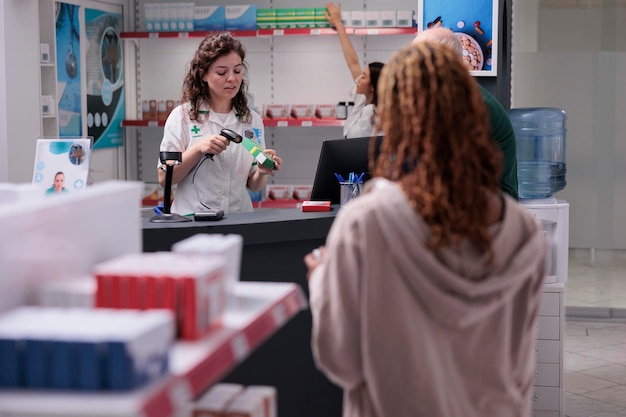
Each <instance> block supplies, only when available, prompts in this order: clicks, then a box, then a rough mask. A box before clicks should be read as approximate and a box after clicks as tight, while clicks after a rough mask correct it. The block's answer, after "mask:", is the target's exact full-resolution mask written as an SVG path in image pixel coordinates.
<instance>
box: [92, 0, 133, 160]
mask: <svg viewBox="0 0 626 417" xmlns="http://www.w3.org/2000/svg"><path fill="white" fill-rule="evenodd" d="M121 30H122V16H121V15H120V14H118V13H110V12H104V11H101V10H95V9H85V31H86V33H87V43H88V47H87V53H86V57H85V66H86V73H87V135H88V136H91V137H93V140H94V145H93V147H94V149H98V148H109V147H115V146H122V145H123V143H124V130H123V127H122V120H123V119H124V113H125V107H124V62H123V53H122V42H121V40H120V32H121Z"/></svg>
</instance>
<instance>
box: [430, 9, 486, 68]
mask: <svg viewBox="0 0 626 417" xmlns="http://www.w3.org/2000/svg"><path fill="white" fill-rule="evenodd" d="M418 25H419V27H420V28H423V29H428V28H431V27H434V26H444V27H447V28H448V29H450V30H452V31H453V32H455V34H456V35H457V36H458V37H459V40H460V41H461V43H462V44H463V58H464V60H465V62H466V64H467V66H468V68H469V69H470V72H471V74H472V75H475V76H495V75H498V71H497V70H498V68H497V62H498V56H497V54H498V0H464V1H459V0H424V7H423V15H422V16H421V17H418Z"/></svg>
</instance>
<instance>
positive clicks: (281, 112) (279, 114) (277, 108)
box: [263, 104, 289, 119]
mask: <svg viewBox="0 0 626 417" xmlns="http://www.w3.org/2000/svg"><path fill="white" fill-rule="evenodd" d="M263 115H264V117H267V118H268V119H286V118H288V117H289V105H288V104H265V105H263Z"/></svg>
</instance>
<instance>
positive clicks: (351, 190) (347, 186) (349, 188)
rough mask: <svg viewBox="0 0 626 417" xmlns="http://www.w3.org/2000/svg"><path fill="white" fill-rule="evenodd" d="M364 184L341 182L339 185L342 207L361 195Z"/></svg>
mask: <svg viewBox="0 0 626 417" xmlns="http://www.w3.org/2000/svg"><path fill="white" fill-rule="evenodd" d="M362 187H363V183H362V182H340V183H339V191H340V194H339V198H340V200H339V201H341V205H342V206H343V205H344V204H346V203H347V202H348V201H350V200H352V199H353V198H356V197H358V196H360V195H361V188H362Z"/></svg>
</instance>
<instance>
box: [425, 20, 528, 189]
mask: <svg viewBox="0 0 626 417" xmlns="http://www.w3.org/2000/svg"><path fill="white" fill-rule="evenodd" d="M421 41H431V42H439V43H442V44H444V45H448V46H450V47H452V48H454V49H455V50H457V51H458V52H459V54H461V55H462V54H463V46H462V45H461V42H459V40H458V38H457V37H456V36H455V35H454V32H452V31H451V30H450V29H446V28H442V27H437V28H433V29H428V30H424V31H421V32H420V33H419V34H418V35H417V36H416V37H415V39H414V40H413V43H416V42H421ZM479 87H480V91H481V93H482V95H483V98H484V100H485V104H486V105H487V111H488V113H489V121H490V125H491V137H492V138H493V140H494V141H495V142H496V143H497V144H498V146H499V147H500V149H501V151H502V156H503V157H504V166H503V169H502V175H501V176H500V188H502V191H504V192H505V193H507V194H509V195H510V196H511V197H513V198H515V199H516V200H518V199H519V195H518V193H517V156H516V152H517V150H516V149H517V148H516V144H515V132H514V131H513V126H512V125H511V121H510V120H509V116H508V114H507V113H506V110H504V107H502V105H501V104H500V102H499V101H498V100H497V99H496V98H495V97H494V96H493V95H492V94H491V93H489V91H487V90H486V89H484V88H483V87H481V86H479Z"/></svg>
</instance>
